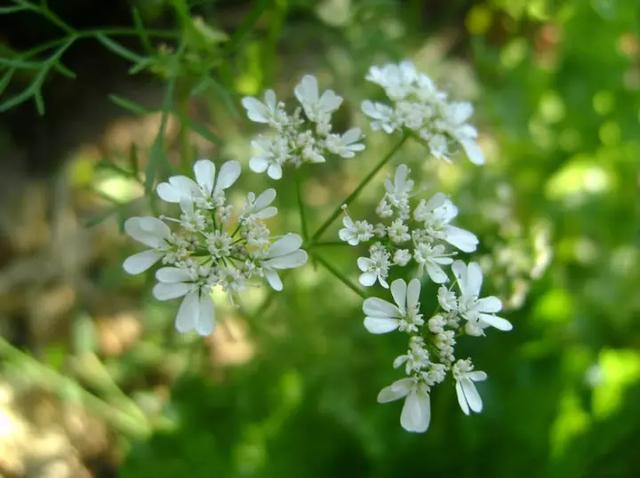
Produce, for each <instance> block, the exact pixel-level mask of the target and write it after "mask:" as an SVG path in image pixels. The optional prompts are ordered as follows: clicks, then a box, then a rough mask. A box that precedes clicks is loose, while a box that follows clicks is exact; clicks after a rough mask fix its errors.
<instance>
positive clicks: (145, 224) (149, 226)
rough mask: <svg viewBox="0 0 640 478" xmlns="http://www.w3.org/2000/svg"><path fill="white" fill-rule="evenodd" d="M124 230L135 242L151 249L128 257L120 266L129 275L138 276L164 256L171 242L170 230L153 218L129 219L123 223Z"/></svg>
mask: <svg viewBox="0 0 640 478" xmlns="http://www.w3.org/2000/svg"><path fill="white" fill-rule="evenodd" d="M124 230H125V232H126V233H127V234H129V235H130V236H131V237H133V238H134V239H135V240H136V241H138V242H140V243H142V244H144V245H145V246H149V247H150V248H151V249H147V250H146V251H142V252H139V253H137V254H134V255H132V256H129V257H128V258H127V259H126V260H125V261H124V264H123V265H122V266H123V267H124V270H125V271H127V272H128V273H129V274H140V273H141V272H144V271H146V270H147V269H149V267H151V266H152V265H154V264H155V263H156V262H158V261H159V260H160V259H162V257H163V256H164V254H165V252H166V251H167V249H168V247H169V245H170V244H169V241H170V240H171V229H169V227H168V226H167V225H166V224H165V223H164V222H162V221H161V220H160V219H156V218H155V217H150V216H146V217H131V218H129V219H127V220H126V221H125V223H124Z"/></svg>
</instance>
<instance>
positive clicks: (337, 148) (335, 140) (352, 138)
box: [324, 128, 364, 159]
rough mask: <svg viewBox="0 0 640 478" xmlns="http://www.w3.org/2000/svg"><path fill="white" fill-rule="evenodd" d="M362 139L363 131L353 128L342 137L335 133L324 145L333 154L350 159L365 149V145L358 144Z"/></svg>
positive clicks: (329, 136)
mask: <svg viewBox="0 0 640 478" xmlns="http://www.w3.org/2000/svg"><path fill="white" fill-rule="evenodd" d="M361 139H362V131H361V130H360V128H351V129H350V130H348V131H347V132H345V133H343V134H341V135H340V134H335V133H332V134H330V135H328V136H327V139H325V142H324V143H325V145H326V147H327V149H328V150H329V151H331V152H332V153H333V154H337V155H338V156H341V157H343V158H345V159H349V158H353V157H354V156H355V155H356V153H357V152H359V151H362V150H363V149H364V144H362V143H358V141H360V140H361Z"/></svg>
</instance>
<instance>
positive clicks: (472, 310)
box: [451, 261, 513, 331]
mask: <svg viewBox="0 0 640 478" xmlns="http://www.w3.org/2000/svg"><path fill="white" fill-rule="evenodd" d="M451 269H452V270H453V273H454V275H455V276H456V281H457V283H458V287H459V289H460V297H459V298H458V306H457V312H458V314H459V315H460V316H461V317H462V318H463V319H465V320H467V321H468V322H471V323H475V324H478V325H479V326H481V327H484V326H491V327H495V328H496V329H498V330H503V331H509V330H511V329H512V328H513V326H512V325H511V323H510V322H509V321H508V320H506V319H503V318H502V317H498V316H496V315H495V312H500V310H502V302H501V301H500V299H498V298H497V297H494V296H490V297H483V298H479V296H480V288H481V287H482V269H481V268H480V265H479V264H478V263H477V262H470V263H469V265H468V266H467V265H466V264H465V263H464V262H462V261H455V262H454V263H453V265H452V266H451Z"/></svg>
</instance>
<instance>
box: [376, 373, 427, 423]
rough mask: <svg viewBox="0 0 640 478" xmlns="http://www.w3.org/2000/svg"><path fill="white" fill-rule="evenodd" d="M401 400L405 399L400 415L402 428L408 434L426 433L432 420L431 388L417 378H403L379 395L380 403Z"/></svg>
mask: <svg viewBox="0 0 640 478" xmlns="http://www.w3.org/2000/svg"><path fill="white" fill-rule="evenodd" d="M401 398H404V399H405V400H404V405H403V407H402V413H401V414H400V425H402V428H404V429H405V430H407V431H408V432H416V433H423V432H426V431H427V429H428V428H429V422H430V420H431V401H430V398H429V387H428V386H427V385H426V384H425V383H424V382H422V381H420V380H419V379H417V378H413V377H412V378H403V379H400V380H398V381H396V382H394V383H392V384H391V385H389V386H388V387H385V388H383V389H382V390H381V391H380V393H379V394H378V402H379V403H387V402H392V401H394V400H399V399H401Z"/></svg>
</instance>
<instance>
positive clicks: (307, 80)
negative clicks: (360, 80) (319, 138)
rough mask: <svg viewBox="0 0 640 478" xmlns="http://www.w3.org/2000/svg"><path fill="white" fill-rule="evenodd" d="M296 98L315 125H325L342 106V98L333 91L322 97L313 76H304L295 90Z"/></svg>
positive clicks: (326, 92) (323, 94)
mask: <svg viewBox="0 0 640 478" xmlns="http://www.w3.org/2000/svg"><path fill="white" fill-rule="evenodd" d="M294 93H295V95H296V98H297V99H298V101H299V102H300V104H301V105H302V108H303V109H304V114H305V115H306V116H307V118H309V120H311V121H313V122H314V123H325V122H327V121H328V120H329V119H330V118H331V114H332V113H333V112H334V111H335V110H337V109H338V108H339V107H340V105H341V104H342V97H340V96H338V95H336V93H335V92H334V91H333V90H327V91H325V92H324V93H322V95H321V96H320V95H319V93H318V80H317V79H316V77H315V76H313V75H304V76H303V77H302V80H301V81H300V83H298V85H297V86H296V87H295V89H294Z"/></svg>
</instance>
